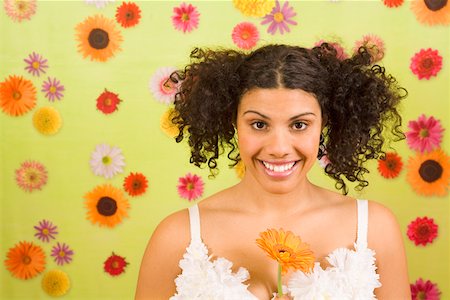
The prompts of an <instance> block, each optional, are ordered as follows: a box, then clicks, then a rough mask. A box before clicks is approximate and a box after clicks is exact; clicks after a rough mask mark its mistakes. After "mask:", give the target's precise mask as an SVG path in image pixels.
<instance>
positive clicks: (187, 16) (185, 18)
mask: <svg viewBox="0 0 450 300" xmlns="http://www.w3.org/2000/svg"><path fill="white" fill-rule="evenodd" d="M181 21H183V22H189V14H187V13H183V14H182V15H181Z"/></svg>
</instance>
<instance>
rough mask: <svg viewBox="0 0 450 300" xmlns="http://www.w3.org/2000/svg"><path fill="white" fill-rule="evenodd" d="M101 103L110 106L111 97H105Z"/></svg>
mask: <svg viewBox="0 0 450 300" xmlns="http://www.w3.org/2000/svg"><path fill="white" fill-rule="evenodd" d="M103 104H104V105H106V106H110V105H111V104H112V100H111V98H106V99H105V100H104V101H103Z"/></svg>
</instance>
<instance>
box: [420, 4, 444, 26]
mask: <svg viewBox="0 0 450 300" xmlns="http://www.w3.org/2000/svg"><path fill="white" fill-rule="evenodd" d="M411 10H412V11H413V12H414V14H415V15H416V19H417V20H418V21H419V22H420V23H422V24H425V25H430V26H433V25H449V24H450V3H448V1H446V0H445V1H434V0H413V1H412V2H411Z"/></svg>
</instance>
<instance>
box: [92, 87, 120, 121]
mask: <svg viewBox="0 0 450 300" xmlns="http://www.w3.org/2000/svg"><path fill="white" fill-rule="evenodd" d="M121 101H122V100H120V99H119V94H115V93H112V92H110V91H108V90H107V89H105V91H104V92H103V93H101V94H100V96H98V98H97V109H98V110H100V111H101V112H102V113H104V114H105V115H108V114H111V113H113V112H115V111H116V110H117V109H118V105H119V104H120V102H121Z"/></svg>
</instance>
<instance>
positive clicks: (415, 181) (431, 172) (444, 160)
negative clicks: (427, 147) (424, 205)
mask: <svg viewBox="0 0 450 300" xmlns="http://www.w3.org/2000/svg"><path fill="white" fill-rule="evenodd" d="M406 179H407V180H408V182H409V183H410V185H411V186H412V188H413V189H414V190H415V191H416V192H417V193H418V194H422V195H425V196H432V195H437V196H445V195H446V194H447V193H448V186H449V184H450V157H449V156H448V155H446V154H445V153H444V151H442V149H436V150H434V151H432V152H428V153H422V154H421V153H418V154H417V155H416V156H414V157H410V158H409V162H408V174H407V178H406Z"/></svg>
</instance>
